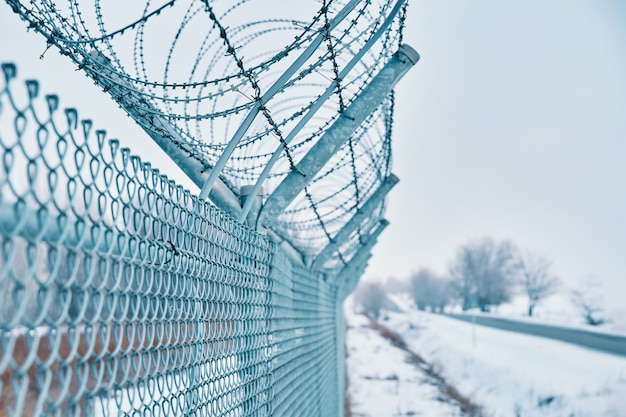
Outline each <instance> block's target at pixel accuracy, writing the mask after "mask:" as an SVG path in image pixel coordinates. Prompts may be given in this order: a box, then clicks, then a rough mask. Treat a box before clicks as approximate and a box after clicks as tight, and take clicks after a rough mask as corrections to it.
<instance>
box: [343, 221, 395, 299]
mask: <svg viewBox="0 0 626 417" xmlns="http://www.w3.org/2000/svg"><path fill="white" fill-rule="evenodd" d="M387 226H389V222H388V221H387V220H385V219H382V220H381V221H380V222H379V223H378V226H377V227H376V229H374V231H373V232H371V233H370V234H369V235H368V237H367V241H366V242H365V243H364V244H363V245H362V246H361V247H360V248H359V249H358V250H357V252H356V253H355V254H354V255H353V256H352V258H351V259H350V260H349V261H348V263H347V264H346V265H344V267H343V268H341V270H340V271H339V272H338V273H337V275H336V276H335V278H334V279H333V282H334V283H335V285H337V288H338V290H337V291H338V292H339V293H341V294H342V295H343V296H344V297H345V295H347V294H349V293H350V291H347V292H346V289H347V287H348V286H347V284H348V283H349V282H350V279H349V278H352V277H354V276H356V281H357V282H358V279H359V277H360V276H361V273H362V272H363V271H360V273H358V274H357V272H359V269H360V268H362V269H363V270H365V266H366V262H367V258H368V257H369V256H371V255H370V251H371V250H372V248H373V247H374V245H375V244H376V241H377V239H378V237H379V236H380V234H381V233H382V232H383V230H385V228H386V227H387Z"/></svg>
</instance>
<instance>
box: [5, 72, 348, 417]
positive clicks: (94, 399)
mask: <svg viewBox="0 0 626 417" xmlns="http://www.w3.org/2000/svg"><path fill="white" fill-rule="evenodd" d="M2 75H3V77H2V78H1V79H0V416H3V417H4V416H20V415H25V416H31V415H45V416H133V417H134V416H154V417H157V416H231V417H239V416H332V415H337V412H338V411H337V410H340V409H341V406H342V400H341V399H342V395H343V393H342V392H341V388H340V385H339V378H338V375H339V370H340V369H341V367H340V366H338V360H339V361H340V360H341V357H340V356H338V353H337V352H338V351H337V347H338V345H337V340H338V339H337V337H338V333H337V323H339V321H338V320H340V317H338V314H340V313H338V311H339V310H338V309H337V305H338V299H337V296H338V292H339V286H337V285H335V284H333V283H328V282H326V281H324V280H320V279H318V277H317V276H316V275H314V274H312V273H311V271H310V270H308V269H306V268H305V267H304V266H302V265H298V264H296V263H292V261H291V260H289V258H288V257H287V255H286V254H285V253H284V252H283V250H282V249H281V248H279V247H278V246H277V245H276V244H275V243H273V242H272V241H271V240H270V239H268V238H267V237H266V236H264V235H261V234H258V233H257V232H256V231H254V230H252V229H250V228H248V227H247V226H245V225H242V224H240V223H238V222H237V221H236V220H234V219H232V218H231V217H229V216H228V215H226V214H225V213H224V212H223V211H221V210H220V209H219V208H216V207H215V206H213V205H210V204H209V203H208V202H207V201H202V200H199V199H198V198H197V197H196V196H194V195H193V194H192V193H190V192H189V191H188V190H185V189H183V188H182V187H181V186H179V185H177V184H176V183H175V182H174V181H172V180H170V179H169V178H167V177H166V176H164V175H162V174H161V173H159V171H158V170H157V169H155V168H153V167H152V166H151V165H150V164H149V163H147V162H143V161H142V160H141V159H140V158H139V157H137V156H134V155H131V153H130V150H129V149H128V148H124V147H121V146H120V141H118V140H117V139H108V138H107V132H106V131H105V130H97V129H96V128H95V127H94V123H93V122H92V121H91V120H89V119H83V118H81V117H79V114H78V112H77V111H76V110H75V109H72V108H66V109H63V108H62V106H61V104H60V101H59V98H58V97H57V96H56V95H45V96H44V97H42V93H41V91H40V86H39V83H38V82H37V81H35V80H28V81H26V84H25V86H24V87H22V86H19V85H18V84H17V82H16V79H17V78H16V77H17V68H16V67H15V65H13V64H2Z"/></svg>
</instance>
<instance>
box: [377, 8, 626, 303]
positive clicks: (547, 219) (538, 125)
mask: <svg viewBox="0 0 626 417" xmlns="http://www.w3.org/2000/svg"><path fill="white" fill-rule="evenodd" d="M407 25H408V27H407V33H406V36H405V39H406V42H407V43H409V44H410V45H412V46H413V47H414V48H415V49H417V50H418V51H419V52H420V54H421V56H422V58H421V60H420V62H419V63H418V64H417V65H416V66H415V68H414V69H413V70H411V72H410V73H409V74H408V75H407V76H406V77H405V79H404V80H402V81H401V82H400V84H399V86H398V88H397V96H398V100H397V107H396V108H397V113H396V125H395V132H394V171H395V173H396V174H397V175H398V176H399V177H400V180H401V182H400V183H399V184H398V185H397V186H396V188H395V189H394V190H393V191H392V193H391V197H390V204H389V209H388V212H387V218H388V219H389V220H390V222H391V225H390V226H389V228H388V230H387V231H385V233H384V234H383V235H382V236H381V238H380V240H379V244H378V245H377V246H376V247H375V249H374V257H373V259H372V261H371V263H370V267H369V268H368V271H367V272H366V275H367V276H368V277H378V278H384V277H387V276H396V277H405V276H407V275H408V274H410V272H411V271H413V270H416V269H417V268H418V267H419V266H430V267H432V268H434V269H436V270H438V271H440V272H446V270H447V263H448V262H449V260H450V259H451V258H452V257H453V255H454V252H455V250H456V248H457V247H458V245H460V244H463V243H465V242H467V241H468V240H469V239H472V238H479V237H482V236H493V237H495V238H497V239H510V240H512V241H513V242H514V243H516V244H517V245H519V246H521V247H524V248H528V249H530V250H533V251H538V252H540V253H542V254H544V255H545V256H548V257H549V258H551V259H553V261H554V268H555V272H556V273H558V274H559V275H560V276H561V278H562V279H563V281H564V282H565V284H566V285H570V286H575V285H578V283H579V281H580V280H581V278H582V277H584V276H586V275H589V274H595V275H597V277H598V278H599V280H600V281H601V282H602V286H603V290H604V291H603V292H605V294H606V298H607V301H609V302H610V303H611V304H613V305H614V306H616V305H622V306H623V305H624V295H626V217H625V215H626V193H625V191H626V3H624V2H620V1H609V0H606V1H605V0H601V1H579V0H576V1H569V0H558V1H557V0H552V1H540V0H532V1H507V2H502V1H496V0H481V1H473V2H468V1H462V0H455V1H451V0H448V1H445V2H441V1H413V2H412V3H411V6H410V7H409V19H408V21H407Z"/></svg>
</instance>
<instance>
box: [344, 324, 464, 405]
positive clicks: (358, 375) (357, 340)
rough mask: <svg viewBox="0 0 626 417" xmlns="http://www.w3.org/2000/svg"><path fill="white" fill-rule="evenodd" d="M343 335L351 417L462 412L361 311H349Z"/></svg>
mask: <svg viewBox="0 0 626 417" xmlns="http://www.w3.org/2000/svg"><path fill="white" fill-rule="evenodd" d="M347 319H348V331H347V335H346V350H347V354H348V357H347V367H348V378H349V382H348V397H349V398H350V409H351V412H352V417H359V416H362V417H369V416H371V417H387V416H389V417H391V416H424V417H439V416H450V417H452V416H459V417H460V416H463V414H462V413H461V411H460V409H459V407H458V406H456V405H454V404H450V403H448V402H446V401H445V400H444V399H443V398H442V395H441V391H440V389H439V388H438V387H437V386H436V385H434V384H433V383H432V381H431V380H430V378H429V377H428V375H427V374H426V373H425V372H424V370H422V369H420V367H419V366H417V365H416V364H414V363H410V361H407V359H408V358H407V354H406V353H405V352H403V351H402V350H401V349H398V348H397V347H394V346H392V344H391V342H389V341H388V340H385V339H384V338H383V337H382V336H381V335H380V334H379V333H378V332H377V331H376V330H374V329H371V328H370V327H369V320H368V319H367V318H366V317H365V316H362V315H350V316H349V317H347Z"/></svg>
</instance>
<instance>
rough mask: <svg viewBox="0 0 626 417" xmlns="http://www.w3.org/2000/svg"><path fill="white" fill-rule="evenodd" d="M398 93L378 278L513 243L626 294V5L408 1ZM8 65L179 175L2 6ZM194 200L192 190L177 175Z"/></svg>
mask: <svg viewBox="0 0 626 417" xmlns="http://www.w3.org/2000/svg"><path fill="white" fill-rule="evenodd" d="M410 4H411V5H410V7H409V19H408V20H407V29H406V34H405V40H406V43H408V44H410V45H411V46H413V47H414V48H415V49H416V50H418V51H419V53H420V54H421V56H422V58H421V60H420V62H419V63H418V64H417V65H416V66H415V67H414V68H413V69H412V70H411V71H410V72H409V73H408V75H407V76H406V77H405V78H404V79H403V80H402V81H401V82H400V84H399V86H398V93H397V106H396V109H397V113H396V123H395V127H394V172H395V173H396V174H397V175H398V176H399V177H400V179H401V182H400V184H398V186H396V188H395V189H394V190H393V191H392V192H391V196H390V199H389V206H388V212H387V218H388V219H389V220H390V222H391V225H390V226H389V228H388V229H387V230H386V231H385V233H384V234H383V235H382V236H381V238H380V241H379V244H378V245H377V246H376V248H375V249H374V258H373V259H372V261H371V262H370V267H369V268H368V270H367V272H366V277H367V278H368V279H373V278H379V279H380V278H386V277H390V276H394V277H398V278H403V277H407V276H408V275H409V274H410V273H411V272H412V271H415V270H417V269H418V268H419V267H420V266H428V267H431V268H433V269H435V270H437V271H439V272H441V273H444V272H446V270H447V264H448V262H449V260H450V259H451V258H452V257H453V255H454V252H455V250H456V248H457V247H458V246H459V245H460V244H463V243H465V242H467V241H468V240H470V239H473V238H480V237H484V236H490V237H494V238H496V239H510V240H511V241H513V242H514V243H515V244H517V245H519V246H520V247H522V248H527V249H530V250H533V251H537V252H539V253H541V254H543V255H545V256H547V257H549V258H551V259H552V260H553V261H554V267H555V272H557V273H558V274H559V276H561V278H562V279H563V281H564V282H565V283H566V285H568V286H570V287H573V286H576V285H578V283H579V282H580V281H581V279H582V278H583V277H585V276H588V275H595V276H597V277H598V279H599V280H600V282H601V283H602V292H603V293H604V294H605V297H606V299H607V301H609V302H610V303H611V304H612V305H613V306H618V305H623V303H624V301H623V299H624V296H625V295H626V217H625V215H626V192H625V191H626V2H624V1H621V0H593V1H592V0H585V1H583V0H551V1H545V0H525V1H520V0H518V1H498V0H476V1H471V2H470V1H467V0H446V1H440V0H437V1H435V0H430V1H415V0H412V1H411V3H410ZM0 35H1V36H2V39H3V41H2V43H0V61H7V60H10V61H14V62H16V63H17V64H19V69H20V77H25V78H28V77H36V78H38V79H39V80H41V81H42V83H43V90H44V91H43V92H44V93H47V92H58V93H59V94H60V96H61V99H62V105H64V106H77V107H78V109H79V111H80V115H81V117H91V118H93V119H94V121H95V122H96V126H98V127H102V126H105V127H107V128H108V130H109V131H110V132H111V133H112V134H113V135H114V136H116V137H120V138H121V139H122V140H123V141H124V142H123V143H124V144H126V145H127V146H130V147H131V148H132V149H133V150H134V152H135V153H140V154H141V155H142V156H144V158H145V159H147V160H152V161H153V162H156V163H155V164H154V165H158V166H159V168H162V169H163V170H164V171H166V172H173V171H175V167H174V166H173V164H172V163H170V162H169V161H168V160H167V158H165V157H163V156H162V155H159V154H158V151H157V150H148V147H149V146H150V145H149V144H147V142H146V141H147V139H146V135H145V134H143V133H142V132H141V131H140V130H139V128H137V127H136V126H135V125H134V124H133V123H132V122H131V121H130V120H129V118H128V117H126V116H125V115H124V114H123V113H122V112H121V110H119V109H117V108H116V107H115V105H114V104H113V103H112V102H111V101H110V99H109V97H108V96H106V95H105V94H102V93H101V92H99V90H98V89H97V88H96V87H95V86H94V85H93V84H92V83H91V82H90V81H89V80H87V79H86V77H84V75H83V74H82V73H80V72H76V71H74V70H75V67H74V66H73V65H71V64H70V62H69V60H67V59H66V58H64V57H60V56H59V55H58V54H57V53H56V51H53V50H51V51H48V52H47V54H46V57H45V59H44V60H39V59H38V56H39V54H41V52H43V50H44V49H45V41H44V40H43V38H42V37H41V36H39V35H36V34H32V33H30V34H26V33H25V24H24V23H22V22H20V21H19V20H18V19H17V16H16V15H14V14H13V13H12V12H11V11H10V8H9V7H8V6H7V5H6V3H4V2H0ZM178 178H179V179H181V182H183V184H184V185H186V186H188V187H190V186H191V184H190V182H189V181H185V180H184V179H182V178H181V176H180V175H178Z"/></svg>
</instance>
